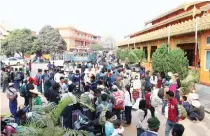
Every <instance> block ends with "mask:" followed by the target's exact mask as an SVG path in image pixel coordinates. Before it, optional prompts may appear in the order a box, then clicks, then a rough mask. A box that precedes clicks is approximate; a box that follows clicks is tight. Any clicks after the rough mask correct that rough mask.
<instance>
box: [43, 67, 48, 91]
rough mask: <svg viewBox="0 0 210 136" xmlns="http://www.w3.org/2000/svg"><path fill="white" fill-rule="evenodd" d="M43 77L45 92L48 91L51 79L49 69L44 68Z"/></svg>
mask: <svg viewBox="0 0 210 136" xmlns="http://www.w3.org/2000/svg"><path fill="white" fill-rule="evenodd" d="M42 79H43V84H44V92H45V91H47V90H48V89H49V85H48V84H49V80H50V76H49V74H48V71H47V70H44V74H43V75H42Z"/></svg>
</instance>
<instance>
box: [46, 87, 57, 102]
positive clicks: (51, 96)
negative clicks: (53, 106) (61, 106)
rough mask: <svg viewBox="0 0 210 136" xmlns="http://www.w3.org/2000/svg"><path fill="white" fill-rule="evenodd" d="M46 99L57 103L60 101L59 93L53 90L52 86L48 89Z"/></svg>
mask: <svg viewBox="0 0 210 136" xmlns="http://www.w3.org/2000/svg"><path fill="white" fill-rule="evenodd" d="M48 101H50V102H55V103H57V104H58V102H59V101H60V95H59V90H55V89H53V88H50V89H49V98H48Z"/></svg>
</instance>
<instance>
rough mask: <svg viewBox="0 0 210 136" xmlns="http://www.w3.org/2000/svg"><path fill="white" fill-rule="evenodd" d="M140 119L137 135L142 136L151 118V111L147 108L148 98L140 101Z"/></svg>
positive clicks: (138, 111)
mask: <svg viewBox="0 0 210 136" xmlns="http://www.w3.org/2000/svg"><path fill="white" fill-rule="evenodd" d="M137 113H138V121H137V125H136V128H137V136H140V135H141V134H142V133H143V132H145V130H147V129H148V123H147V121H148V119H149V118H151V111H150V110H149V109H147V108H146V100H141V101H140V102H139V109H138V110H137Z"/></svg>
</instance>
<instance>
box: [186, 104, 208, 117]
mask: <svg viewBox="0 0 210 136" xmlns="http://www.w3.org/2000/svg"><path fill="white" fill-rule="evenodd" d="M204 117H205V111H204V107H203V106H201V104H200V102H199V101H198V100H193V101H192V106H191V108H190V111H189V116H188V118H189V119H190V120H192V121H197V120H199V121H202V120H203V119H204Z"/></svg>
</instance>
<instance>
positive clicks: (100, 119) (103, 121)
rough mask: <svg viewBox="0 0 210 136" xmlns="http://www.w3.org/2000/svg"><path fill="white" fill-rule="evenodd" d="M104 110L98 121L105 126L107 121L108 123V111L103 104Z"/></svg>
mask: <svg viewBox="0 0 210 136" xmlns="http://www.w3.org/2000/svg"><path fill="white" fill-rule="evenodd" d="M101 106H102V108H103V110H102V112H101V114H100V116H99V119H98V123H99V124H100V125H101V126H104V125H105V123H106V112H107V108H106V107H105V106H104V105H103V104H102V105H101Z"/></svg>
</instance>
